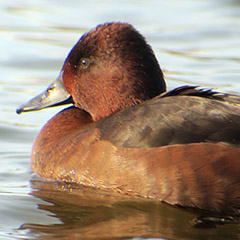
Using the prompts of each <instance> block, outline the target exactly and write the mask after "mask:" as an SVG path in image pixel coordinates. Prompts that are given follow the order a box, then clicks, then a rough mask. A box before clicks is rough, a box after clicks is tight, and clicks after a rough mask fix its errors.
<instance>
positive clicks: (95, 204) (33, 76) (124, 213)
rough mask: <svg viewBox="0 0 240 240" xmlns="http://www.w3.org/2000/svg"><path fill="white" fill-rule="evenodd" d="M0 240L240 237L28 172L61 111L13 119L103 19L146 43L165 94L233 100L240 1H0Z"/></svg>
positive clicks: (176, 212) (239, 88)
mask: <svg viewBox="0 0 240 240" xmlns="http://www.w3.org/2000/svg"><path fill="white" fill-rule="evenodd" d="M0 13H1V21H0V37H1V38H0V39H1V40H0V49H1V54H0V73H1V74H0V96H1V97H0V100H1V101H0V142H1V144H0V166H1V167H0V239H44V240H45V239H134V240H139V239H148V238H149V239H150V238H151V239H153V238H154V239H155V238H157V239H239V238H240V231H239V230H240V225H239V224H225V225H217V226H216V227H215V228H209V229H201V228H196V227H194V226H193V225H192V219H194V218H195V217H198V216H200V215H201V214H202V213H201V212H196V211H188V210H184V209H179V208H176V207H171V206H167V205H165V204H161V203H156V202H150V201H145V200H142V199H133V198H128V197H126V196H118V195H116V196H113V195H112V194H109V193H106V192H96V191H94V190H92V189H88V188H87V189H86V188H80V189H77V188H76V186H72V185H66V184H61V183H56V182H46V181H43V180H41V179H38V178H37V177H36V176H35V175H34V174H32V172H31V170H30V167H29V160H30V150H31V145H32V141H33V139H34V137H35V136H36V134H37V132H38V131H39V130H40V128H41V126H42V125H43V124H44V123H45V122H46V121H47V120H48V119H50V118H51V117H52V116H53V114H55V113H57V112H59V111H60V108H53V109H46V110H44V111H41V112H34V113H27V114H23V115H21V116H18V115H16V114H15V109H16V108H17V107H18V106H19V105H20V104H22V103H24V102H25V101H26V100H28V99H29V98H31V97H33V96H35V95H36V94H37V93H40V92H41V91H42V90H43V89H44V88H45V87H46V86H47V85H48V84H49V83H50V82H52V80H53V79H54V78H56V77H57V75H58V73H59V71H60V68H61V66H62V63H63V61H64V59H65V57H66V56H67V54H68V52H69V51H70V49H71V47H72V46H73V44H75V42H76V41H77V40H78V38H79V37H80V36H81V35H82V34H83V33H84V32H85V31H88V30H89V29H90V28H93V27H95V26H96V25H97V24H99V23H103V22H105V21H126V22H129V23H131V24H133V25H134V26H135V27H136V28H137V29H138V30H139V31H140V32H141V33H142V34H143V35H144V36H145V37H146V38H147V40H148V42H149V43H150V44H151V45H152V47H153V49H154V51H155V53H156V55H157V57H158V60H159V62H160V64H161V66H162V68H163V70H164V72H165V76H166V80H167V83H168V88H169V89H171V88H173V87H177V86H179V85H184V84H193V85H201V86H203V87H211V88H217V89H219V90H221V91H226V92H230V93H236V94H240V57H239V56H240V2H239V1H237V0H235V1H234V0H228V1H227V0H212V1H209V0H201V1H200V0H199V1H195V0H173V1H163V0H161V1H157V0H148V1H142V0H138V1H136V0H132V1H126V0H122V1H120V0H111V1H110V0H102V1H97V0H88V1H77V0H69V1H63V0H61V1H59V0H52V1H48V0H39V1H31V0H12V1H1V2H0Z"/></svg>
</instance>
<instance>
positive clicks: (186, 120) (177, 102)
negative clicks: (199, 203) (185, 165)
mask: <svg viewBox="0 0 240 240" xmlns="http://www.w3.org/2000/svg"><path fill="white" fill-rule="evenodd" d="M98 127H99V129H100V132H101V139H103V140H109V141H110V142H112V143H113V144H114V145H116V146H121V147H146V148H149V147H159V146H164V145H172V144H187V143H199V142H214V143H215V142H224V143H227V144H233V145H236V146H239V145H240V96H237V95H231V94H224V93H219V92H214V91H212V90H210V89H199V88H198V87H196V86H184V87H180V88H177V89H174V90H172V91H170V92H167V93H164V94H162V95H160V96H158V97H156V98H154V99H151V100H149V101H146V102H144V103H142V104H139V105H136V106H134V107H130V108H127V109H125V110H123V111H120V112H117V113H115V114H113V115H110V116H109V117H108V118H106V119H104V120H103V121H102V122H100V124H99V125H98Z"/></svg>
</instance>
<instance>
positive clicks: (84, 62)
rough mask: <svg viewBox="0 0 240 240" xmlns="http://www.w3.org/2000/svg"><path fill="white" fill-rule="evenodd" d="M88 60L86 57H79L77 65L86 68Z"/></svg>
mask: <svg viewBox="0 0 240 240" xmlns="http://www.w3.org/2000/svg"><path fill="white" fill-rule="evenodd" d="M90 63H91V62H90V61H89V60H88V59H86V58H81V59H80V61H79V65H80V67H81V68H82V69H86V68H88V66H89V65H90Z"/></svg>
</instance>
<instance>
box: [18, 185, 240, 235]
mask: <svg viewBox="0 0 240 240" xmlns="http://www.w3.org/2000/svg"><path fill="white" fill-rule="evenodd" d="M31 188H32V190H31V193H30V194H31V195H32V196H34V197H37V198H40V199H42V200H43V201H44V202H45V203H46V204H44V203H41V204H38V209H40V210H44V211H48V212H49V213H48V215H49V216H51V217H53V218H57V219H59V220H60V221H61V222H62V224H52V225H51V224H50V225H49V224H46V225H44V224H32V223H24V224H23V225H22V226H21V227H20V229H19V231H20V230H21V231H23V230H24V231H28V235H29V236H34V237H36V236H37V239H128V238H132V237H136V236H138V237H153V238H164V239H189V238H190V237H191V239H219V238H221V237H224V236H228V237H229V239H237V238H238V237H240V234H239V228H238V225H223V226H220V225H217V226H216V227H217V230H216V229H211V228H210V229H204V231H203V230H202V229H198V228H194V226H193V225H192V224H191V222H192V220H193V219H194V218H196V217H199V216H200V215H202V214H204V212H202V211H195V210H194V211H193V210H185V209H180V208H178V207H173V206H169V205H167V204H163V203H158V202H154V201H150V200H145V199H139V198H132V197H128V196H123V195H120V194H112V193H108V192H103V191H99V190H96V189H92V188H86V187H80V188H79V187H77V186H75V185H71V184H63V183H56V182H44V181H41V180H32V181H31ZM205 214H206V213H205Z"/></svg>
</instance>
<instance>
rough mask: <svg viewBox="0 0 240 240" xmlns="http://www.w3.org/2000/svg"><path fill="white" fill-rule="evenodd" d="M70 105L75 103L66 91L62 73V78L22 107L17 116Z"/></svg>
mask: <svg viewBox="0 0 240 240" xmlns="http://www.w3.org/2000/svg"><path fill="white" fill-rule="evenodd" d="M70 103H73V101H72V97H71V95H70V94H69V93H68V92H67V91H66V90H65V89H64V86H63V81H62V72H61V74H60V76H59V77H58V78H57V79H56V80H55V81H54V82H53V83H52V84H51V85H50V86H48V88H47V89H46V90H45V91H44V92H42V93H41V94H39V95H38V96H36V97H34V98H32V99H31V100H29V101H28V102H26V103H25V104H23V105H22V106H20V107H19V108H18V109H17V114H21V113H22V112H30V111H37V110H41V109H43V108H48V107H55V106H60V105H64V104H70Z"/></svg>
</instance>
